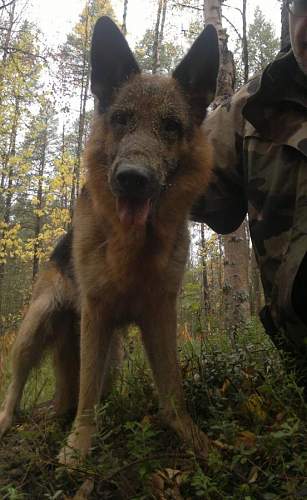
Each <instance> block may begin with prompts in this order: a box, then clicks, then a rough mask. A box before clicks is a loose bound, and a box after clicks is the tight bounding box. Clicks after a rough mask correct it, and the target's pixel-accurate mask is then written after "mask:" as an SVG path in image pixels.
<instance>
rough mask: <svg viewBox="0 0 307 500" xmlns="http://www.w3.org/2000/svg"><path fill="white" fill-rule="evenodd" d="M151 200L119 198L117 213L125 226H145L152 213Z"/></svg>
mask: <svg viewBox="0 0 307 500" xmlns="http://www.w3.org/2000/svg"><path fill="white" fill-rule="evenodd" d="M151 205H152V200H151V198H146V199H137V198H125V197H119V198H117V213H118V216H119V220H120V222H121V223H122V224H123V225H125V226H138V227H141V226H145V224H146V223H147V220H148V217H149V215H150V211H151Z"/></svg>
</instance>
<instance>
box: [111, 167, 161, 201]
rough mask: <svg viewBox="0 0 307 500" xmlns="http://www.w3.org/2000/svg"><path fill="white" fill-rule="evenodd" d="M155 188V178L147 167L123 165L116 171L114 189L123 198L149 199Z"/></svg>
mask: <svg viewBox="0 0 307 500" xmlns="http://www.w3.org/2000/svg"><path fill="white" fill-rule="evenodd" d="M154 186H155V182H154V176H153V174H152V173H151V171H150V170H149V169H148V168H146V167H143V166H134V165H128V164H122V165H120V166H119V167H118V168H117V169H116V173H115V185H114V183H113V188H115V189H114V190H115V191H116V192H117V193H118V194H120V195H121V196H128V197H133V198H149V197H150V196H151V195H152V193H153V191H154Z"/></svg>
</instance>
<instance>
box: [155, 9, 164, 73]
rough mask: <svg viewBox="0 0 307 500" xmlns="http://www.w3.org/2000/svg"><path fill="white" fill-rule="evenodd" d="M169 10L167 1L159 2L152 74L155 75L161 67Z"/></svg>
mask: <svg viewBox="0 0 307 500" xmlns="http://www.w3.org/2000/svg"><path fill="white" fill-rule="evenodd" d="M166 9H167V0H158V11H157V18H156V24H155V36H154V42H153V47H152V73H153V74H155V73H157V72H158V71H159V67H160V49H161V44H162V42H163V33H164V26H165V18H166Z"/></svg>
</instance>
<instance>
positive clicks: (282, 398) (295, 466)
mask: <svg viewBox="0 0 307 500" xmlns="http://www.w3.org/2000/svg"><path fill="white" fill-rule="evenodd" d="M132 344H133V345H134V347H135V350H134V351H133V352H131V353H130V351H131V347H132ZM180 351H181V365H182V370H183V377H184V390H185V396H186V400H187V402H188V405H189V411H190V413H191V414H192V415H193V418H194V419H195V420H196V421H197V422H198V424H199V425H200V426H201V427H202V428H203V429H204V430H205V431H207V432H208V435H209V438H210V441H211V447H210V450H209V457H208V462H207V463H206V464H204V463H203V461H202V460H199V459H198V457H195V456H194V455H193V453H191V452H190V451H188V450H186V448H185V447H184V445H181V443H180V442H179V441H178V438H177V437H176V436H175V435H174V434H173V433H172V432H171V431H170V430H169V429H166V428H165V427H164V426H163V425H161V422H159V420H157V418H156V417H155V415H156V412H157V401H156V395H155V393H154V391H153V387H152V380H151V376H150V374H149V372H148V367H147V364H146V362H145V360H144V357H143V355H142V353H141V348H140V342H139V338H138V336H137V332H134V331H133V332H132V334H131V336H130V339H129V341H128V342H127V344H126V353H127V359H126V362H125V366H124V369H123V373H122V376H121V377H120V378H119V380H118V383H117V385H116V387H115V388H114V390H113V391H112V393H111V394H110V396H109V398H108V400H107V401H106V402H105V403H104V404H102V405H101V406H99V408H97V423H98V430H97V435H96V439H95V443H94V447H93V452H92V455H91V457H89V459H88V460H87V461H86V462H85V463H84V464H83V465H80V469H79V470H78V473H76V474H74V476H69V475H67V474H65V473H64V471H63V470H62V471H60V470H59V469H58V468H57V464H56V461H55V457H56V454H57V452H58V449H59V447H60V446H61V444H62V442H63V440H64V437H65V434H66V432H67V430H68V426H66V423H65V421H63V420H55V419H53V418H50V417H49V415H48V413H47V414H44V412H41V413H40V415H37V414H34V415H32V416H31V414H29V408H30V406H32V405H33V403H34V404H36V403H37V402H40V401H41V400H42V397H41V395H42V389H41V388H42V387H45V385H46V386H49V381H48V380H49V379H50V363H49V360H47V363H46V364H45V365H44V367H43V371H41V372H40V373H37V374H36V377H37V382H36V381H35V378H32V379H31V381H30V382H29V384H28V385H29V387H28V389H27V392H26V395H25V400H24V405H23V407H24V408H25V409H26V412H25V413H24V415H23V417H22V419H19V423H18V425H17V427H15V428H14V429H13V432H12V433H10V434H9V435H8V436H7V437H5V439H4V441H3V443H2V447H1V449H0V471H1V474H0V496H1V498H4V499H9V498H31V499H32V498H60V499H61V498H64V495H71V496H73V495H74V494H75V492H76V490H78V488H79V487H80V485H81V484H82V483H83V482H84V480H85V479H86V480H87V481H91V482H92V483H93V484H92V486H93V491H92V494H91V497H90V498H93V499H95V498H97V499H98V498H102V495H103V498H110V499H114V500H115V499H116V500H117V499H119V500H120V499H127V498H129V499H130V498H131V499H138V500H141V499H142V500H145V499H146V500H147V499H150V498H159V495H162V494H163V495H164V497H165V498H193V499H194V498H195V499H196V498H208V499H209V500H211V499H212V500H215V499H218V500H219V499H224V498H238V499H241V498H244V499H247V498H251V499H258V498H259V499H260V498H261V499H262V498H264V499H268V500H269V499H276V500H277V499H279V498H285V499H286V498H287V499H288V498H289V499H291V498H298V497H300V496H301V495H302V494H303V492H304V491H305V489H306V487H307V471H306V464H307V454H306V449H307V446H306V445H307V426H306V415H307V413H306V409H307V407H306V404H305V403H304V401H303V400H302V397H301V393H302V391H301V389H300V388H298V387H297V385H296V383H295V381H294V378H293V376H292V375H291V374H289V375H287V374H286V373H285V371H284V368H283V364H282V360H281V359H280V356H279V354H278V353H277V351H276V350H275V349H274V347H273V346H272V344H271V343H270V341H269V339H268V338H267V337H266V336H265V335H264V333H263V331H262V329H261V327H260V326H259V324H258V323H257V322H252V323H251V324H250V325H249V326H248V329H247V330H245V331H243V332H241V333H239V334H238V337H237V339H236V348H235V349H234V348H233V347H232V344H231V342H230V341H229V339H228V338H227V337H226V335H225V334H223V333H221V332H220V333H219V334H218V333H216V334H213V335H210V336H209V337H208V338H207V339H206V341H205V342H204V341H201V340H195V339H192V340H190V341H189V342H187V341H184V342H182V343H181V345H180ZM129 353H130V354H129ZM45 379H47V382H45ZM49 389H50V388H49ZM35 394H36V396H35ZM49 396H50V394H49V390H48V391H47V392H46V393H45V394H44V397H45V398H46V397H49ZM48 417H49V418H48ZM25 464H27V465H25ZM10 495H11V496H10ZM12 495H19V497H18V496H17V497H14V496H12ZM176 495H177V496H176ZM179 495H180V496H179Z"/></svg>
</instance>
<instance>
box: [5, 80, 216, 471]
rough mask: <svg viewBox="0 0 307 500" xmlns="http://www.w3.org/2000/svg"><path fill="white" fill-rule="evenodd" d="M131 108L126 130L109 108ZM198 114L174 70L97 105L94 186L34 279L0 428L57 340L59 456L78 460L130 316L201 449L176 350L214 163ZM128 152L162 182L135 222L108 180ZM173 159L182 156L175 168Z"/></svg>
mask: <svg viewBox="0 0 307 500" xmlns="http://www.w3.org/2000/svg"><path fill="white" fill-rule="evenodd" d="M96 87H97V86H96ZM96 87H95V88H96ZM96 95H98V97H99V91H96ZM127 110H128V112H129V116H131V115H133V116H134V117H136V118H135V119H136V120H137V125H134V128H131V129H129V131H128V132H126V133H124V132H123V127H122V124H120V126H118V124H115V125H114V124H112V120H111V119H110V117H111V116H112V114H113V116H114V113H127ZM195 114H197V113H195ZM174 115H175V117H176V123H177V122H180V124H181V129H182V133H181V132H180V134H179V132H178V133H177V131H176V130H175V134H174V131H173V130H172V127H171V130H170V131H169V130H166V132H165V131H164V133H161V132H160V130H159V127H160V125H159V124H160V122H161V120H164V117H168V116H171V117H173V116H174ZM199 125H200V122H197V121H196V120H195V119H194V115H193V105H192V104H191V103H190V101H189V100H188V99H187V97H186V95H185V92H184V90H183V88H182V86H181V85H180V83H178V81H177V80H176V79H175V78H167V77H160V76H148V75H147V76H146V75H145V76H143V75H141V74H138V73H137V72H136V73H133V74H131V75H130V76H129V79H128V81H125V82H123V84H122V85H121V86H120V87H119V89H118V90H117V91H116V93H115V94H114V95H113V96H112V101H111V103H110V105H109V106H108V109H107V111H106V112H104V113H100V112H97V113H96V117H95V119H94V122H93V126H92V131H91V134H90V138H89V141H88V144H87V148H86V153H85V165H86V168H87V180H86V185H85V189H84V190H83V192H82V194H81V196H80V197H79V199H78V202H77V206H76V209H75V214H74V224H73V244H72V259H71V260H69V262H68V263H67V262H66V263H65V268H64V270H63V269H62V268H61V266H60V265H59V264H58V263H57V262H56V261H54V260H52V259H51V261H50V263H49V264H48V266H47V269H46V270H45V271H44V272H42V274H41V276H40V278H39V280H38V282H37V284H36V286H35V289H34V293H33V299H32V302H31V305H30V308H29V310H28V313H27V314H26V317H25V319H24V321H23V323H22V325H21V328H20V331H19V334H18V337H17V340H16V343H15V347H14V349H13V381H12V384H11V386H10V388H9V391H8V395H7V398H6V402H5V405H4V408H3V411H2V413H1V414H0V433H1V432H2V433H3V432H4V431H5V430H6V429H7V428H8V427H9V425H10V424H11V421H12V417H13V412H14V410H15V408H16V406H17V405H18V402H19V400H20V397H21V394H22V390H23V386H24V383H25V381H26V378H27V376H28V373H29V370H30V369H31V367H32V366H34V365H35V364H36V363H37V362H38V361H39V360H40V358H41V354H42V352H43V350H44V349H45V347H47V346H48V345H49V344H50V343H51V342H52V343H53V345H54V352H55V373H56V381H57V384H56V397H55V407H56V410H57V412H59V413H60V412H63V411H67V410H68V409H69V408H72V407H74V406H76V405H77V403H78V405H77V406H78V409H77V415H76V418H75V422H74V426H73V430H72V432H71V434H70V436H69V438H68V442H67V446H66V447H65V448H64V449H63V450H62V451H61V453H60V461H61V462H63V463H66V464H67V463H69V464H71V463H72V462H73V460H74V457H73V454H74V452H75V451H77V452H79V453H80V454H81V455H85V454H86V453H87V452H88V450H89V448H90V445H91V438H92V434H93V430H94V419H93V412H94V407H95V405H96V404H97V403H98V402H99V401H100V399H101V396H102V394H105V393H106V392H107V391H108V390H109V387H110V384H111V379H110V377H109V376H108V374H109V373H111V371H112V367H115V366H116V365H117V363H118V361H119V358H120V336H119V334H118V332H119V330H122V329H123V328H125V327H126V326H127V325H128V324H129V323H131V322H133V323H136V324H137V325H138V326H139V327H140V330H141V334H142V340H143V343H144V347H145V350H146V353H147V356H148V359H149V362H150V365H151V368H152V371H153V375H154V379H155V382H156V385H157V389H158V392H159V396H160V404H161V412H162V415H163V417H164V418H165V420H166V421H167V423H168V424H169V425H170V426H171V427H172V428H173V429H175V430H176V432H177V433H178V434H179V435H180V436H181V437H182V439H184V440H185V441H186V442H187V443H189V444H190V445H192V446H196V447H197V449H198V450H201V451H202V452H203V453H204V454H205V452H206V448H207V440H206V436H205V435H204V434H203V433H202V432H201V431H200V430H199V429H198V428H197V427H196V425H195V424H194V423H193V422H192V420H191V418H190V417H189V416H188V414H187V412H186V408H185V403H184V398H183V392H182V384H181V375H180V369H179V366H178V362H177V355H176V299H177V295H178V292H179V289H180V284H181V280H182V275H183V272H184V265H185V261H186V257H187V252H188V244H189V237H188V228H187V219H188V215H189V211H190V209H191V207H192V204H193V203H194V201H195V200H196V198H197V197H198V196H199V195H200V194H202V193H203V192H204V189H205V187H206V186H207V184H208V182H209V178H210V172H211V150H210V147H209V146H208V144H207V143H206V141H205V138H204V136H203V133H202V132H201V129H200V127H199ZM122 162H128V163H129V164H133V165H134V164H139V163H140V162H141V163H142V164H146V165H147V166H149V167H150V170H151V172H154V175H155V178H156V179H157V181H158V183H159V185H160V186H162V188H163V189H162V190H161V192H159V195H158V197H157V200H155V202H154V204H153V207H152V209H151V214H150V219H149V220H148V221H147V222H146V224H141V225H140V224H132V225H128V226H127V224H123V223H122V220H121V219H120V217H119V214H118V206H117V198H116V196H114V192H113V190H112V189H111V188H110V184H111V177H112V176H113V175H114V170H115V169H116V168H117V165H119V164H122ZM174 164H176V165H178V167H177V168H176V169H175V171H174V172H172V171H171V169H170V165H174ZM79 316H80V317H81V329H80V331H81V337H80V347H81V350H80V353H81V356H80V388H79V397H77V394H78V385H79V383H78V380H79V377H78V373H79V356H78V343H79V339H78V333H77V330H78V328H77V325H78V318H79Z"/></svg>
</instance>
